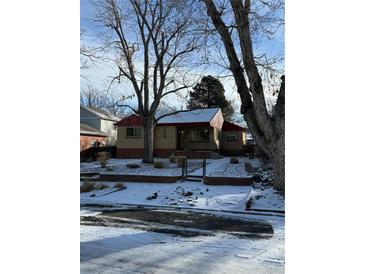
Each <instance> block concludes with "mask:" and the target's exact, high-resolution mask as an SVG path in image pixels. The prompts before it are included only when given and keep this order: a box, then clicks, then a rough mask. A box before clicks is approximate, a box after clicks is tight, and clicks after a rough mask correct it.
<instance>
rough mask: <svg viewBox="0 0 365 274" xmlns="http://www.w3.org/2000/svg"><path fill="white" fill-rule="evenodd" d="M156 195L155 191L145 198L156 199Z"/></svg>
mask: <svg viewBox="0 0 365 274" xmlns="http://www.w3.org/2000/svg"><path fill="white" fill-rule="evenodd" d="M157 196H158V194H157V192H155V193H153V194H152V195H150V196H148V197H147V200H153V199H156V198H157Z"/></svg>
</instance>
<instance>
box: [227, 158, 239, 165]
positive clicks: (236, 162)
mask: <svg viewBox="0 0 365 274" xmlns="http://www.w3.org/2000/svg"><path fill="white" fill-rule="evenodd" d="M229 162H230V163H231V164H238V158H236V157H231V159H230V161H229Z"/></svg>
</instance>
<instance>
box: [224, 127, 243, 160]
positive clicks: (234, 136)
mask: <svg viewBox="0 0 365 274" xmlns="http://www.w3.org/2000/svg"><path fill="white" fill-rule="evenodd" d="M246 132H247V130H246V128H244V127H241V126H239V125H236V124H234V123H231V122H228V121H224V123H223V127H222V133H221V142H220V152H221V153H222V154H224V155H229V156H239V155H242V153H243V149H244V146H245V145H246Z"/></svg>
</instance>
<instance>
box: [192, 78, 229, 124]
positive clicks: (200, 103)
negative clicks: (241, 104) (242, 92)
mask: <svg viewBox="0 0 365 274" xmlns="http://www.w3.org/2000/svg"><path fill="white" fill-rule="evenodd" d="M189 97H190V99H189V101H188V104H187V106H186V107H187V108H188V109H197V108H212V107H219V108H221V109H222V113H223V117H224V119H226V120H230V119H231V117H232V115H233V113H234V109H233V107H232V104H231V102H230V101H228V100H227V99H226V96H225V95H224V87H223V85H222V83H221V82H220V81H219V79H217V78H214V77H213V76H211V75H208V76H204V77H203V78H202V79H201V81H200V83H198V84H196V85H195V86H194V87H193V90H192V91H189Z"/></svg>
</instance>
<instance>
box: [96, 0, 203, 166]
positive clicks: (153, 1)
mask: <svg viewBox="0 0 365 274" xmlns="http://www.w3.org/2000/svg"><path fill="white" fill-rule="evenodd" d="M96 11H97V14H96V20H95V21H96V22H98V23H101V24H102V25H103V26H104V27H105V28H106V29H108V30H109V33H108V34H109V38H108V41H107V42H106V45H105V46H104V48H103V49H104V50H107V51H108V53H109V55H110V49H114V52H115V55H114V56H113V57H112V58H113V59H114V61H115V64H116V66H117V68H118V75H117V76H116V77H115V78H114V80H120V79H121V78H122V77H125V78H126V79H128V80H129V82H130V83H131V84H132V86H133V90H134V93H135V95H136V98H137V106H136V107H134V106H131V105H129V104H128V105H126V104H121V105H120V106H124V107H128V108H129V109H131V110H132V111H133V112H135V113H136V114H138V115H140V116H141V117H142V118H143V129H144V130H143V132H144V134H143V137H144V157H143V161H144V162H147V163H151V162H153V132H154V127H155V123H156V120H155V113H156V110H157V109H158V107H159V105H160V103H161V101H162V99H163V98H164V97H165V96H167V95H169V94H174V93H176V92H178V91H180V90H183V89H186V88H187V87H188V85H187V84H186V82H185V81H184V77H182V76H181V75H183V74H184V69H185V67H184V65H185V64H186V61H187V60H188V59H187V58H188V57H189V56H190V54H191V53H192V52H193V51H195V50H196V49H198V47H199V43H198V42H199V37H198V36H195V35H194V32H193V31H192V28H193V27H194V24H193V23H194V22H193V20H194V13H195V12H196V6H195V5H194V1H183V0H124V1H118V0H99V1H98V2H97V3H96Z"/></svg>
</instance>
